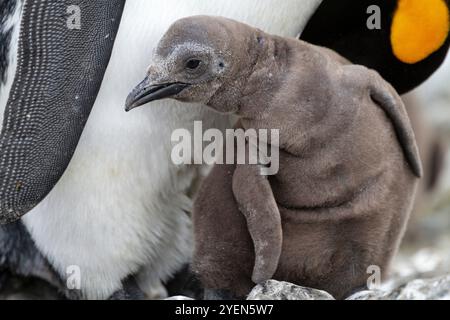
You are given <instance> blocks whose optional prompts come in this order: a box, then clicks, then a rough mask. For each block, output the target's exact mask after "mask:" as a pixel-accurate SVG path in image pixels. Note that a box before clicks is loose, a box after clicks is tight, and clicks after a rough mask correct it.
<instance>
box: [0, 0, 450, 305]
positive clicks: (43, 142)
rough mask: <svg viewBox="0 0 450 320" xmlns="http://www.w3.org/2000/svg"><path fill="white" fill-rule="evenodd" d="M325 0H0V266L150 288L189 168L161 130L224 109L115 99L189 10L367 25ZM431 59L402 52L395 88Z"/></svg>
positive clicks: (177, 262) (88, 283)
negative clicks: (405, 62) (404, 59)
mask: <svg viewBox="0 0 450 320" xmlns="http://www.w3.org/2000/svg"><path fill="white" fill-rule="evenodd" d="M400 1H402V0H400ZM403 1H407V0H403ZM409 1H411V2H414V0H409ZM417 1H418V0H417ZM439 1H442V0H439ZM331 2H336V1H334V0H325V1H321V0H287V1H276V0H266V1H258V0H235V1H228V0H227V1H208V0H189V1H178V0H166V1H163V2H157V1H149V0H129V1H126V2H125V1H124V0H109V1H87V0H71V1H68V0H65V1H52V0H42V1H31V0H24V2H23V3H22V1H20V0H6V1H3V2H2V3H1V5H2V6H3V4H5V3H8V5H10V6H11V7H8V8H13V9H8V10H3V9H2V12H4V13H5V16H2V20H1V23H2V34H6V33H5V32H7V33H8V37H7V40H8V41H6V42H5V43H8V44H9V45H8V47H7V48H8V50H4V48H3V47H2V50H0V52H1V54H2V55H3V57H4V59H3V60H2V61H6V62H8V63H2V64H1V65H0V66H1V67H2V68H3V69H2V70H0V71H1V74H3V75H5V76H4V79H3V80H2V87H1V91H0V103H1V105H0V108H1V109H2V110H0V111H1V112H0V113H1V114H2V115H3V114H4V119H3V127H2V133H1V137H0V222H1V223H2V224H8V225H6V226H4V227H2V229H0V234H1V236H0V268H10V269H16V270H18V271H19V272H20V273H23V274H26V275H36V276H39V277H43V278H44V279H46V280H48V281H53V282H57V283H58V282H61V284H65V280H66V278H67V276H68V275H71V276H72V275H73V274H72V273H70V272H69V271H71V270H78V271H79V280H80V283H79V284H80V290H79V291H77V292H76V294H75V296H76V297H81V298H88V299H93V298H99V299H104V298H108V297H111V296H117V295H115V293H117V292H118V291H120V290H122V291H126V290H127V288H128V287H133V285H130V281H129V279H130V277H132V278H134V279H136V282H137V284H138V286H139V287H140V289H141V290H142V291H143V292H144V293H146V294H147V296H151V295H152V289H153V288H155V287H157V285H158V283H159V282H160V281H165V280H166V279H167V278H168V277H170V275H171V274H173V273H174V272H175V271H177V269H179V268H180V267H181V266H182V265H183V264H185V263H187V262H188V261H189V259H190V256H191V226H190V220H189V217H188V214H187V212H189V210H190V207H191V199H190V197H189V194H190V192H191V190H190V189H191V186H192V184H193V182H194V181H195V180H196V179H197V178H198V176H199V170H198V168H197V167H193V166H175V165H173V164H172V162H171V161H170V153H171V147H172V146H171V142H170V136H171V133H172V131H173V130H174V129H178V128H192V127H193V121H195V120H202V121H203V128H205V129H207V128H209V127H217V128H224V127H227V126H228V125H229V119H228V118H227V117H221V116H219V115H216V114H213V113H211V112H210V111H208V110H206V109H205V108H203V107H202V106H197V107H196V108H195V109H193V108H190V109H189V110H187V109H186V108H184V107H182V106H180V105H179V104H177V103H175V102H161V103H160V104H159V106H154V107H153V108H143V109H142V110H139V111H137V112H136V113H133V114H129V115H128V114H127V115H126V114H124V112H123V103H124V99H125V97H126V96H127V94H128V92H129V91H130V89H131V88H133V86H134V85H135V83H136V82H137V81H138V80H140V79H141V78H142V76H143V74H142V70H145V67H146V66H147V65H148V64H149V63H150V61H148V57H149V56H151V52H152V50H153V49H154V47H155V46H156V44H157V40H158V39H159V38H160V37H161V36H162V34H163V32H164V31H165V30H166V29H167V28H168V27H169V25H170V24H172V23H173V22H174V21H175V20H177V19H179V18H181V17H184V16H190V15H197V14H207V15H221V16H225V17H229V18H233V19H236V20H240V21H242V22H245V23H248V24H251V25H254V26H256V27H260V28H262V29H264V30H266V31H268V32H270V33H272V34H279V35H282V36H295V35H297V34H299V33H301V32H302V30H303V29H304V27H305V25H307V23H308V22H310V23H313V24H314V25H316V27H315V28H313V29H311V28H309V30H311V31H310V34H311V37H310V39H308V40H309V41H311V42H314V41H313V40H315V39H316V40H321V39H323V38H324V36H325V33H326V31H323V32H321V31H320V30H322V29H323V27H324V26H325V25H327V24H328V23H331V22H332V21H334V20H337V19H338V17H340V16H342V14H343V12H346V13H348V14H349V15H351V14H353V15H354V16H355V17H364V26H365V25H366V19H367V13H366V9H367V7H366V8H364V10H363V11H362V12H360V7H359V6H356V7H355V6H352V4H353V2H357V1H353V2H352V4H349V5H348V6H345V5H343V4H342V5H340V8H336V10H337V11H335V12H331V15H330V16H328V17H325V18H326V19H327V20H326V22H320V21H321V19H323V16H321V14H320V13H321V12H325V13H326V14H327V15H328V14H329V12H328V11H327V10H325V9H326V6H328V5H330V3H331ZM383 2H386V3H387V2H396V1H390V0H386V1H383ZM422 2H428V1H422ZM442 3H443V4H444V10H446V12H447V14H448V6H447V5H446V3H445V2H443V1H442ZM319 5H320V7H319ZM2 8H3V7H2ZM318 8H319V9H318ZM323 8H325V9H323ZM399 8H400V7H399ZM425 8H426V6H425ZM440 8H441V11H442V7H440ZM317 9H318V10H317ZM430 9H434V8H430ZM394 10H395V8H393V9H392V10H391V12H386V13H385V14H388V15H389V16H391V13H392V12H393V11H394ZM399 10H400V12H401V13H403V12H405V11H402V10H401V9H399ZM427 10H428V9H427ZM314 13H315V14H314ZM313 14H314V17H313V18H312V20H310V19H311V16H312V15H313ZM77 15H79V17H77ZM406 15H408V13H407V12H406ZM382 16H384V14H383V12H382ZM5 17H6V18H5ZM71 19H75V23H74V24H71V23H72V22H73V21H71ZM77 19H78V20H79V21H78V22H79V24H77V23H76V22H77V21H76V20H77ZM19 24H20V25H21V28H20V34H19ZM69 25H70V26H69ZM338 27H339V26H338ZM357 27H358V28H359V27H360V26H357ZM386 28H389V30H390V26H387V27H386ZM442 28H444V27H443V26H442ZM314 29H315V30H317V31H318V32H315V31H314ZM341 29H342V28H341ZM5 30H6V31H5ZM339 30H340V29H339V28H337V29H336V30H335V32H338V31H339ZM346 30H347V33H344V34H343V35H342V37H341V41H345V39H347V44H348V43H351V45H347V47H348V48H349V51H350V53H351V52H353V51H352V48H353V49H355V48H358V52H359V56H361V57H363V58H361V62H370V61H372V60H373V59H374V58H376V59H380V58H381V59H382V57H383V56H385V55H386V52H380V51H378V55H377V51H376V50H371V53H370V55H369V56H368V57H367V54H366V53H367V52H361V50H359V48H361V46H362V45H363V44H364V43H365V41H364V39H365V38H364V37H360V38H359V42H357V41H355V39H353V38H351V37H350V35H352V32H351V30H350V31H349V30H348V29H346ZM3 31H5V32H3ZM445 32H446V34H447V33H448V29H447V30H446V31H445ZM19 35H20V36H19ZM337 36H339V34H337ZM314 38H315V39H314ZM343 38H345V39H343ZM375 39H378V40H377V41H385V39H384V38H375ZM401 39H402V37H401V36H400V40H399V41H400V42H401ZM349 41H350V42H349ZM436 43H437V44H436V46H438V48H437V49H430V50H431V51H432V52H433V53H434V54H435V55H439V57H442V59H443V56H445V53H446V50H447V48H448V42H445V41H444V42H442V43H439V41H437V42H436ZM2 45H3V43H2ZM373 45H374V48H377V45H376V42H375V43H374V44H373ZM329 46H330V47H331V48H333V49H337V48H334V45H333V44H330V45H329ZM433 48H434V47H433ZM355 50H356V49H355ZM436 50H437V51H436ZM16 51H17V57H18V58H17V59H15V57H16ZM350 53H349V54H350ZM342 54H343V55H346V54H345V53H342ZM346 56H347V57H349V58H353V57H352V56H351V55H346ZM433 57H434V56H433ZM438 60H439V59H438ZM367 64H368V65H369V63H367ZM439 64H440V62H439V61H437V62H436V63H433V64H426V65H415V66H414V65H412V67H411V68H410V69H408V70H407V72H405V73H403V74H401V79H398V81H399V83H400V85H398V86H397V87H398V88H403V87H402V83H405V82H406V81H411V79H413V80H414V81H413V83H412V84H411V83H410V84H408V86H407V87H408V89H409V88H411V87H412V86H413V85H418V84H419V83H420V82H422V81H424V80H425V79H426V77H428V76H429V75H430V74H431V73H432V72H433V71H434V70H435V69H436V68H437V67H438V66H439ZM6 65H8V68H4V67H3V66H6ZM417 70H425V71H426V72H418V71H417ZM380 71H382V70H380ZM14 75H15V76H14ZM168 104H170V107H169V106H168ZM149 124H151V125H149ZM26 213H27V215H26V216H24V215H25V214H26ZM22 216H23V218H22ZM20 218H22V219H21V220H20V222H16V221H18V220H19V219H20ZM30 237H31V238H30ZM30 259H33V260H30ZM30 261H31V262H33V263H30ZM34 261H37V263H39V268H35V267H34ZM22 266H23V268H18V267H22ZM46 267H47V268H46ZM74 267H75V268H74ZM38 270H40V272H38ZM52 271H55V272H53V273H52ZM67 272H69V273H67ZM55 278H59V281H55ZM131 282H132V281H131ZM63 287H64V286H62V288H63ZM130 290H131V289H130ZM132 291H133V290H131V291H130V292H132ZM133 292H134V291H133ZM71 293H73V292H71ZM125 293H126V292H125ZM119 296H120V295H119ZM125 297H127V296H125ZM131 297H133V296H131Z"/></svg>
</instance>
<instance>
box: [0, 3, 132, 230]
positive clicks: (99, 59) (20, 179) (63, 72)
mask: <svg viewBox="0 0 450 320" xmlns="http://www.w3.org/2000/svg"><path fill="white" fill-rule="evenodd" d="M124 2H125V1H124V0H108V1H106V0H99V1H90V0H70V1H69V0H61V1H54V0H40V1H32V0H27V1H26V2H25V4H24V7H23V13H22V24H21V34H20V39H19V52H18V66H17V71H16V76H15V79H14V83H13V86H12V88H11V91H10V97H9V101H8V104H7V106H6V110H5V116H4V122H3V127H2V132H1V136H0V223H2V224H4V223H9V222H13V221H15V220H17V219H19V218H20V217H21V216H22V215H24V214H25V213H27V212H28V211H29V210H31V209H32V208H33V207H35V206H36V205H37V204H38V203H39V202H40V201H41V200H42V199H43V198H44V197H45V196H46V195H47V194H48V193H49V192H50V190H51V189H52V188H53V187H54V185H55V184H56V183H57V181H58V180H59V178H60V177H61V175H62V174H63V172H64V170H65V169H66V167H67V165H68V164H69V161H70V159H71V157H72V155H73V153H74V151H75V148H76V146H77V144H78V140H79V138H80V136H81V133H82V131H83V128H84V125H85V123H86V121H87V119H88V116H89V113H90V111H91V108H92V106H93V104H94V102H95V99H96V97H97V94H98V91H99V89H100V85H101V83H102V79H103V75H104V73H105V70H106V67H107V65H108V62H109V58H110V55H111V52H112V47H113V44H114V38H115V35H116V32H117V30H118V27H119V24H120V19H121V15H122V11H123V6H124Z"/></svg>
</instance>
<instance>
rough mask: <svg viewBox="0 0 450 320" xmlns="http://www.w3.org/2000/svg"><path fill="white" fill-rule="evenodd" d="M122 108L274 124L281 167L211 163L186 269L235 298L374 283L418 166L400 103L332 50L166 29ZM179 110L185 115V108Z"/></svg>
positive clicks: (187, 27) (207, 26)
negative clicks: (196, 110) (173, 106)
mask: <svg viewBox="0 0 450 320" xmlns="http://www.w3.org/2000/svg"><path fill="white" fill-rule="evenodd" d="M154 61H155V62H154V64H152V66H151V67H150V68H149V70H148V76H147V78H146V79H145V80H144V81H143V82H142V83H141V84H140V85H139V86H138V87H137V88H136V89H135V90H134V91H133V92H132V93H131V94H130V96H129V97H128V99H127V110H130V109H132V108H135V107H138V106H140V105H142V104H145V103H147V102H150V101H153V100H158V99H163V98H174V99H177V100H179V101H185V102H197V103H203V104H205V105H207V106H209V107H210V108H213V109H215V110H216V111H218V112H221V113H226V114H235V115H237V116H238V117H239V118H240V123H241V126H242V127H243V128H244V129H279V133H280V139H279V148H280V158H279V162H280V169H279V172H278V173H277V174H276V175H274V176H270V177H266V176H263V175H261V174H260V167H259V166H258V165H249V164H248V165H245V164H244V165H216V166H215V167H214V168H213V170H212V172H211V174H210V175H209V176H208V178H207V179H206V180H205V182H204V183H203V186H202V188H201V190H200V191H199V194H198V196H197V199H196V203H195V208H194V213H193V221H194V231H195V241H196V243H195V256H194V265H193V267H194V270H195V271H196V272H198V274H199V275H200V278H201V280H202V282H203V284H204V285H205V287H206V288H208V289H215V290H228V291H229V292H231V293H232V294H234V295H236V296H240V297H242V296H244V295H246V294H247V293H248V292H249V290H250V289H251V288H252V287H253V286H254V284H255V283H260V282H263V281H265V280H268V279H271V278H274V279H277V280H283V281H289V282H293V283H296V284H299V285H302V286H308V287H314V288H319V289H323V290H327V291H329V292H330V293H332V294H333V295H334V296H335V297H336V298H344V297H345V296H346V295H348V294H350V293H351V292H352V290H354V289H356V288H358V287H361V286H365V284H366V281H367V278H368V277H369V274H367V270H368V267H369V266H373V265H376V266H379V267H380V268H381V270H382V272H383V274H386V272H387V270H388V266H389V262H390V260H391V258H392V257H393V255H394V254H395V252H396V250H397V248H398V245H399V242H400V240H401V238H402V235H403V233H404V228H405V224H406V222H407V220H408V217H409V214H410V211H411V206H412V203H413V199H414V193H415V190H416V186H417V182H418V177H420V176H421V175H422V168H421V163H420V160H419V155H418V151H417V146H416V142H415V138H414V134H413V131H412V129H411V126H410V122H409V119H408V116H407V114H406V112H405V109H404V106H403V103H402V101H401V100H400V98H399V96H398V95H397V93H396V92H395V90H394V89H393V88H392V87H391V86H390V85H389V84H388V83H386V82H385V81H384V80H383V79H382V78H381V77H380V76H379V75H378V74H377V73H376V72H374V71H372V70H369V69H367V68H365V67H362V66H356V65H349V64H348V62H347V61H345V60H344V59H343V58H341V57H340V56H338V55H337V54H335V53H333V52H331V51H329V50H327V49H324V48H320V47H316V46H313V45H310V44H308V43H305V42H302V41H299V40H296V39H288V38H281V37H277V36H272V35H269V34H266V33H264V32H263V31H261V30H258V29H254V28H252V27H249V26H247V25H244V24H241V23H238V22H235V21H232V20H228V19H224V18H218V17H207V16H197V17H191V18H186V19H182V20H179V21H177V22H176V23H175V24H173V25H172V26H171V28H170V29H169V31H168V32H167V33H166V34H165V36H164V37H163V39H162V40H161V42H160V43H159V46H158V49H157V51H156V53H155V60H154ZM186 107H187V108H188V106H186Z"/></svg>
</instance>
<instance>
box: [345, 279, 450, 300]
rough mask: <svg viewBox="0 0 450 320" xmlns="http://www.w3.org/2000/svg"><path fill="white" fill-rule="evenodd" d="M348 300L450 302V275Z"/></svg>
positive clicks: (367, 292)
mask: <svg viewBox="0 0 450 320" xmlns="http://www.w3.org/2000/svg"><path fill="white" fill-rule="evenodd" d="M347 300H450V275H447V276H444V277H441V278H434V279H418V280H413V281H411V282H409V283H407V284H405V285H403V286H400V287H398V288H395V289H393V290H391V291H381V290H378V291H362V292H358V293H356V294H354V295H352V296H351V297H349V298H348V299H347Z"/></svg>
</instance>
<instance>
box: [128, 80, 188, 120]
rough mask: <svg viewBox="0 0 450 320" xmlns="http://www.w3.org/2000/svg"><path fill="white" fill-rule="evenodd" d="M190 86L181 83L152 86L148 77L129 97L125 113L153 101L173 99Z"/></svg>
mask: <svg viewBox="0 0 450 320" xmlns="http://www.w3.org/2000/svg"><path fill="white" fill-rule="evenodd" d="M188 86H189V84H187V83H181V82H173V83H163V84H152V83H151V81H150V79H149V78H148V77H147V78H145V79H144V81H142V82H141V83H140V84H138V85H137V87H136V88H134V89H133V91H132V92H131V93H130V94H129V95H128V97H127V101H126V103H125V111H127V112H128V111H130V110H132V109H134V108H137V107H140V106H142V105H144V104H146V103H148V102H151V101H155V100H161V99H165V98H170V97H173V96H175V95H176V94H178V93H180V92H181V91H183V90H184V89H186V88H187V87H188Z"/></svg>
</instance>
